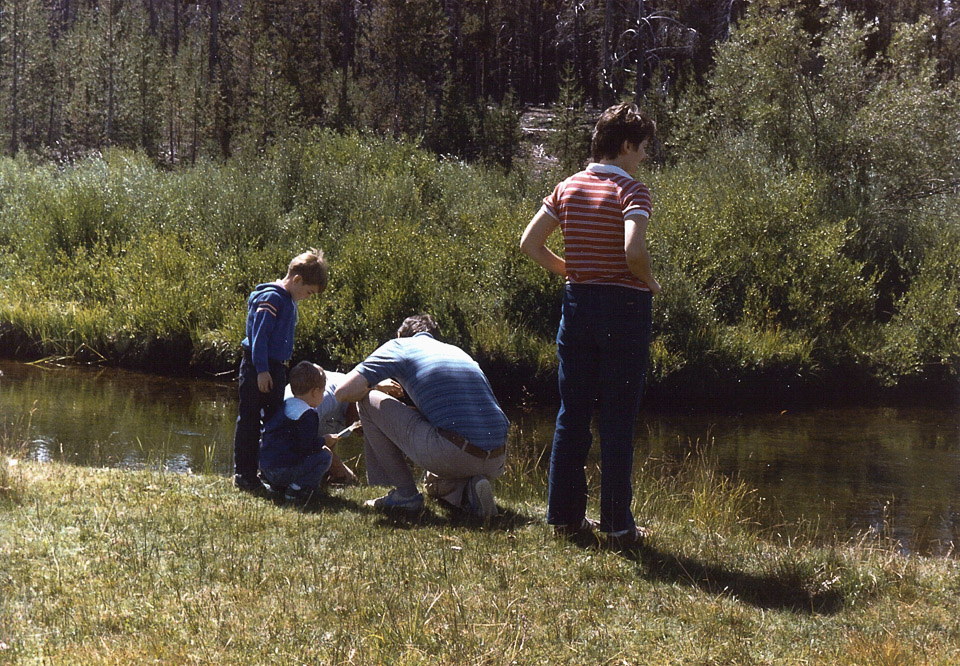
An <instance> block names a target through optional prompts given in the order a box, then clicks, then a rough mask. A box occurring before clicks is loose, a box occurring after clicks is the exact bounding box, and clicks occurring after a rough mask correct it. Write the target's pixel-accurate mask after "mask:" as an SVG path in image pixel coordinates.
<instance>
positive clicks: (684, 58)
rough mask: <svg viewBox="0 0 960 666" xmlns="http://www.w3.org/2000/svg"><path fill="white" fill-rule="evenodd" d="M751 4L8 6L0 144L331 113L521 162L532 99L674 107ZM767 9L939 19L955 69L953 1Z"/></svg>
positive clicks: (51, 1) (936, 25)
mask: <svg viewBox="0 0 960 666" xmlns="http://www.w3.org/2000/svg"><path fill="white" fill-rule="evenodd" d="M753 4H757V3H751V2H747V1H746V0H702V1H693V0H659V1H657V0H648V1H644V0H282V1H280V0H199V1H197V2H185V1H184V0H0V148H2V152H3V154H7V155H14V154H17V153H19V152H21V151H28V152H30V153H33V154H39V155H41V156H46V157H51V158H54V159H69V158H72V157H74V156H77V155H79V154H83V153H85V152H88V151H90V150H99V149H102V148H104V147H107V146H111V145H112V146H123V147H130V148H137V149H141V150H143V151H145V152H146V153H147V154H148V155H150V156H151V157H152V158H153V159H155V160H156V161H158V162H160V163H168V164H178V163H193V162H195V161H196V160H197V159H198V158H199V157H210V158H223V157H229V156H231V155H232V154H234V153H235V152H237V151H242V150H243V149H245V148H249V147H254V148H262V147H263V145H265V143H266V142H268V141H270V140H271V139H272V138H274V137H278V136H283V135H285V134H286V133H288V132H289V131H290V130H292V129H296V128H301V127H316V126H323V127H332V128H336V129H348V128H356V129H371V130H374V131H377V132H380V133H384V134H389V135H392V136H394V137H399V136H401V135H403V136H412V137H420V139H421V141H422V143H423V144H424V145H425V146H426V147H428V148H430V149H432V150H434V151H436V152H439V153H452V154H456V155H458V156H461V157H467V158H472V157H477V156H484V155H487V154H491V153H492V154H493V155H494V157H495V158H502V157H503V155H504V153H505V154H506V159H498V161H501V162H509V156H510V150H511V146H510V145H507V146H506V147H505V148H504V149H501V148H498V147H497V146H496V145H493V144H496V143H497V142H500V143H503V142H507V144H512V143H513V142H515V141H516V140H517V139H518V136H517V132H516V127H515V123H514V125H511V122H512V120H513V119H515V118H516V114H517V112H518V110H519V109H521V108H523V107H524V106H527V105H553V104H557V103H558V102H563V101H569V99H568V97H565V95H569V91H570V90H575V91H576V94H577V99H579V100H581V101H582V102H583V103H585V104H589V105H591V106H594V107H603V106H606V105H608V104H610V103H612V102H614V101H617V100H620V99H623V98H631V97H632V98H634V99H636V100H637V101H638V102H640V103H641V104H644V105H646V106H648V107H651V108H654V109H658V108H659V109H662V108H668V107H670V106H671V105H672V104H675V103H676V100H677V99H679V98H680V97H681V96H682V95H683V94H685V93H689V92H690V91H693V90H696V89H698V88H699V87H701V86H702V85H703V83H704V82H705V81H706V80H707V78H708V77H709V73H710V71H711V70H712V68H713V66H714V64H715V47H716V46H717V44H718V43H722V42H723V41H725V40H727V39H728V38H729V35H730V32H731V27H732V26H735V25H736V23H737V22H738V21H739V20H740V19H741V18H742V17H743V16H744V15H745V14H746V13H747V10H748V9H749V8H750V6H751V5H753ZM761 4H765V5H772V6H777V5H782V6H784V7H790V9H791V10H792V11H796V12H797V15H798V16H800V18H801V25H802V27H803V29H804V30H806V31H807V32H808V33H809V35H810V38H811V39H813V40H816V39H817V38H818V37H817V36H818V33H819V31H820V30H821V29H822V25H821V23H822V21H823V19H824V17H825V16H826V13H827V12H828V11H829V10H830V9H831V8H839V9H841V10H843V11H849V12H858V13H859V15H860V16H861V17H862V20H863V22H864V23H865V24H866V25H873V26H874V28H875V29H874V30H872V31H871V32H870V34H869V36H868V40H869V41H868V44H867V47H866V53H865V57H866V58H871V57H873V56H875V55H877V54H879V53H882V52H884V51H885V49H886V48H887V47H888V45H889V43H890V40H891V38H892V36H893V35H894V33H895V28H896V26H897V25H898V24H900V23H904V22H907V23H912V22H916V21H918V20H920V19H921V18H924V17H925V18H926V19H927V20H928V21H929V24H930V26H932V27H931V30H932V33H933V34H932V40H931V45H930V48H931V49H932V51H933V53H932V55H933V57H934V58H935V59H936V60H937V62H938V76H939V77H940V79H941V80H942V81H950V80H953V78H954V77H955V76H956V63H957V61H958V54H960V8H958V7H956V6H955V3H952V2H951V1H950V0H891V1H888V2H884V1H881V0H840V1H838V2H831V3H822V4H821V2H820V0H799V1H797V0H794V1H792V2H770V1H769V0H767V1H766V2H764V3H761ZM805 66H809V67H815V66H816V64H815V63H805ZM491 109H492V110H493V111H491ZM498 113H499V114H500V115H499V116H498V115H497V114H498ZM504 114H506V118H507V120H508V122H507V123H506V124H507V128H506V129H505V130H504V129H503V128H502V127H500V126H499V125H502V124H503V122H502V120H503V115H504ZM498 120H499V121H501V122H500V123H499V125H498Z"/></svg>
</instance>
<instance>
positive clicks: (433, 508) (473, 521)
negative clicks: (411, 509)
mask: <svg viewBox="0 0 960 666" xmlns="http://www.w3.org/2000/svg"><path fill="white" fill-rule="evenodd" d="M362 508H364V509H366V507H362ZM366 510H372V509H366ZM535 522H538V519H537V518H535V517H533V516H528V515H526V514H523V513H519V512H517V511H514V510H512V509H504V508H502V507H501V508H500V513H499V515H497V516H496V517H495V518H492V519H491V520H490V521H489V522H488V523H484V522H483V521H482V520H481V519H479V518H477V517H475V516H471V515H469V514H467V513H465V512H464V511H461V510H460V509H457V508H455V507H452V506H449V505H447V504H444V503H442V502H431V503H429V504H427V505H426V506H425V507H424V509H423V511H421V512H420V513H419V514H412V515H411V514H405V513H402V512H400V513H386V514H380V515H379V516H378V518H377V525H378V526H380V527H392V528H394V529H418V528H421V527H434V528H438V527H459V528H463V529H467V530H480V529H482V530H486V531H493V532H497V531H499V532H512V531H514V530H516V529H519V528H521V527H524V526H525V525H529V524H531V523H535Z"/></svg>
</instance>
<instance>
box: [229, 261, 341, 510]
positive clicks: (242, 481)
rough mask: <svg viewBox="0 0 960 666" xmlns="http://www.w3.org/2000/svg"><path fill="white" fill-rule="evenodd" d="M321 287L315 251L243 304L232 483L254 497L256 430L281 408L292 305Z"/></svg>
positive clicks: (322, 268)
mask: <svg viewBox="0 0 960 666" xmlns="http://www.w3.org/2000/svg"><path fill="white" fill-rule="evenodd" d="M326 286H327V262H326V260H325V259H324V257H323V252H321V251H320V250H309V251H307V252H304V253H303V254H300V255H297V256H296V257H294V258H293V260H292V261H291V262H290V265H289V267H288V268H287V274H286V276H285V277H284V278H283V279H281V280H277V281H276V282H270V283H267V284H260V285H257V287H256V289H254V290H253V292H251V294H250V297H249V298H248V299H247V308H248V312H247V330H246V333H247V335H246V337H245V338H244V339H243V360H242V361H241V362H240V386H239V393H240V405H239V407H238V411H239V414H238V416H237V429H236V432H235V434H234V438H233V464H234V476H233V483H234V485H235V486H237V487H238V488H240V489H241V490H248V491H254V492H255V491H259V490H262V489H263V484H262V483H261V482H260V479H259V478H257V467H258V463H257V458H258V452H259V448H260V428H261V425H262V424H263V423H266V422H267V421H268V420H270V417H272V416H273V415H274V413H275V412H276V411H277V410H278V409H279V408H280V405H281V404H282V403H283V388H284V387H285V386H286V385H287V362H288V361H289V360H290V356H291V355H292V354H293V332H294V329H295V327H296V325H297V303H298V302H299V301H302V300H304V299H306V298H309V297H310V296H313V295H315V294H319V293H321V292H322V291H323V290H324V289H325V288H326Z"/></svg>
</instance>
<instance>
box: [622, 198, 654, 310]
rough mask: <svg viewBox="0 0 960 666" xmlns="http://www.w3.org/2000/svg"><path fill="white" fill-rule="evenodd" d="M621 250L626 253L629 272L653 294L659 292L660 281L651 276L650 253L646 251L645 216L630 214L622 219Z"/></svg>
mask: <svg viewBox="0 0 960 666" xmlns="http://www.w3.org/2000/svg"><path fill="white" fill-rule="evenodd" d="M623 236H624V244H623V250H624V252H625V253H626V255H627V267H628V268H629V269H630V272H631V273H633V274H634V275H636V276H637V277H638V278H640V279H641V280H643V282H644V284H646V285H647V286H648V287H649V288H650V291H651V292H652V293H654V294H657V293H659V292H660V283H659V282H657V279H656V278H655V277H653V270H652V269H651V267H650V253H649V252H648V251H647V216H646V215H640V214H637V215H630V216H628V217H627V219H626V220H625V221H624V229H623Z"/></svg>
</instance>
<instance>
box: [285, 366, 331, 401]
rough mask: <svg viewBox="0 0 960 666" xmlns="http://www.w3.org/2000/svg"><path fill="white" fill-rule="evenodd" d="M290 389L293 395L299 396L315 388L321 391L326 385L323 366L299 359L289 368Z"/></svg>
mask: <svg viewBox="0 0 960 666" xmlns="http://www.w3.org/2000/svg"><path fill="white" fill-rule="evenodd" d="M289 380H290V390H291V391H293V395H295V396H301V395H306V394H307V393H310V391H312V390H313V389H315V388H319V389H320V390H321V391H322V390H323V389H325V388H326V387H327V375H326V374H325V373H324V372H323V368H321V367H320V366H318V365H314V364H313V363H311V362H310V361H300V362H299V363H297V364H296V365H295V366H293V368H291V370H290V378H289Z"/></svg>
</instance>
